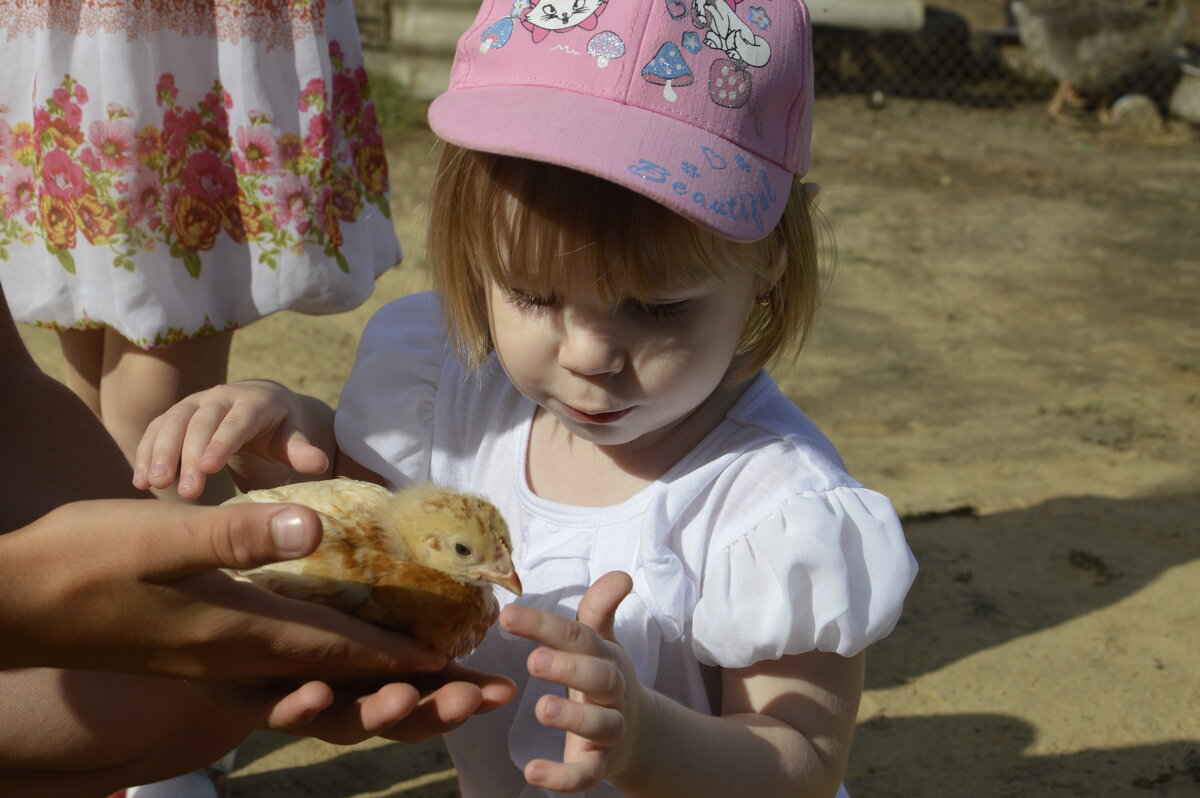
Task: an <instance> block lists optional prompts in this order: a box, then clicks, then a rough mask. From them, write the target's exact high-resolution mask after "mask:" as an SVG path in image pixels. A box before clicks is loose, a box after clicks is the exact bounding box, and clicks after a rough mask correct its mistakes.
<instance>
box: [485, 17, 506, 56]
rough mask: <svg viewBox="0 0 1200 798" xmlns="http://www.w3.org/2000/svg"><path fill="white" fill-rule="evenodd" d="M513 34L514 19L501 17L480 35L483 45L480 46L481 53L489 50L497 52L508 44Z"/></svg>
mask: <svg viewBox="0 0 1200 798" xmlns="http://www.w3.org/2000/svg"><path fill="white" fill-rule="evenodd" d="M512 32H513V18H512V17H501V18H500V19H498V20H496V21H495V22H493V23H492V24H491V25H489V26H488V29H487V30H485V31H484V32H483V33H482V34H480V36H479V39H480V41H481V42H483V43H482V44H480V45H479V52H481V53H486V52H487V51H488V50H495V49H497V48H500V47H503V46H504V45H506V44H508V40H509V38H510V37H511V36H512Z"/></svg>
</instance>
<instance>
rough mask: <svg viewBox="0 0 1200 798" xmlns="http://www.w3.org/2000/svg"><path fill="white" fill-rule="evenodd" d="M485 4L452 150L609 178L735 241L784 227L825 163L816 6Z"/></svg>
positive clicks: (443, 100) (443, 119)
mask: <svg viewBox="0 0 1200 798" xmlns="http://www.w3.org/2000/svg"><path fill="white" fill-rule="evenodd" d="M481 2H482V5H481V7H480V9H479V12H478V13H477V15H476V18H475V22H474V24H473V25H472V27H471V28H469V29H468V30H467V31H466V32H465V33H464V35H463V37H462V38H461V39H460V41H459V45H458V47H457V49H456V54H455V64H454V67H453V69H452V71H451V78H450V86H449V89H448V91H447V92H446V93H444V94H443V95H441V96H439V97H438V98H437V99H436V100H434V102H433V103H432V104H431V106H430V111H429V121H430V125H431V127H432V128H433V130H434V132H435V133H437V134H438V135H439V136H440V137H441V138H443V139H445V140H446V141H448V142H450V143H452V144H456V145H458V146H461V147H467V148H470V149H477V150H482V151H485V152H492V153H498V154H502V155H512V156H516V157H526V158H533V159H535V160H542V161H546V162H549V163H556V164H558V165H560V166H565V167H568V168H572V169H576V170H579V171H582V172H587V173H591V174H594V175H597V176H599V177H602V178H605V179H607V180H610V181H612V182H615V183H617V184H619V185H622V186H625V187H626V188H628V189H630V190H632V191H636V192H639V193H641V194H643V195H645V196H647V197H650V198H651V199H653V200H655V201H657V202H659V203H661V204H663V205H665V206H666V207H668V208H670V209H672V210H674V211H676V212H678V213H680V214H681V215H683V216H684V217H685V218H688V219H691V220H692V221H694V222H696V223H697V224H700V225H702V226H704V227H707V228H709V229H711V230H714V231H716V232H718V233H720V234H722V235H725V236H727V237H729V238H731V239H733V240H737V241H755V240H758V239H759V238H761V237H762V236H764V235H766V234H767V232H769V231H770V229H771V228H772V227H774V225H775V224H777V223H778V220H779V216H780V214H781V213H782V209H783V205H784V203H785V201H786V199H787V196H788V194H789V191H790V188H791V181H792V179H793V178H794V176H796V175H803V174H804V173H805V172H806V171H807V169H808V166H809V164H810V161H811V149H810V141H811V135H812V103H813V91H812V80H811V75H812V39H811V25H810V22H809V16H808V9H807V7H805V5H804V3H803V0H481ZM481 107H487V108H489V109H490V110H489V112H488V113H487V114H486V116H481V114H480V108H481Z"/></svg>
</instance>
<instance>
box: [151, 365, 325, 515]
mask: <svg viewBox="0 0 1200 798" xmlns="http://www.w3.org/2000/svg"><path fill="white" fill-rule="evenodd" d="M302 412H303V406H302V398H301V397H299V396H297V395H296V394H294V393H292V392H291V391H290V390H288V389H287V388H285V387H283V386H282V385H279V384H277V383H274V382H268V381H266V380H249V381H246V382H238V383H233V384H231V385H218V386H216V387H215V388H210V389H209V390H207V391H201V392H199V393H194V394H192V395H191V396H189V397H187V398H185V399H183V400H181V401H180V402H178V403H176V404H175V405H174V406H173V407H172V408H171V409H170V410H168V411H167V412H166V413H163V414H162V415H161V416H159V417H158V418H156V419H154V420H153V421H151V422H150V425H149V426H148V427H147V428H146V432H145V434H144V435H143V436H142V440H141V442H140V443H139V444H138V448H137V454H136V455H135V457H134V462H133V484H134V486H135V487H137V488H139V489H141V490H147V489H149V488H166V487H168V486H169V485H170V484H171V483H172V482H173V481H174V479H175V475H176V468H177V467H178V474H179V487H178V492H179V495H180V496H181V497H182V498H185V499H195V498H198V497H199V496H200V493H201V492H202V491H203V490H204V482H205V479H206V478H207V477H208V475H209V474H215V473H217V472H218V471H220V470H221V469H222V468H224V467H225V466H226V464H229V463H230V460H231V458H234V457H235V456H236V455H239V454H251V455H255V456H257V457H258V458H260V459H261V460H264V461H266V462H268V463H279V464H283V465H285V466H287V467H288V468H290V469H292V470H293V471H295V472H298V473H300V474H306V475H320V474H322V473H324V472H326V471H328V470H329V465H330V463H329V455H328V454H326V452H325V451H323V450H322V449H320V448H319V447H317V446H314V445H313V444H312V443H311V442H310V441H309V439H308V437H306V436H305V434H304V432H303V431H302V428H301V424H300V422H299V418H300V417H301V416H302ZM231 470H233V471H235V472H237V471H238V469H237V467H236V464H232V465H231ZM239 476H244V475H242V474H240V473H235V474H234V480H235V482H237V483H238V487H240V488H242V489H246V488H245V486H244V485H245V479H244V478H243V479H239Z"/></svg>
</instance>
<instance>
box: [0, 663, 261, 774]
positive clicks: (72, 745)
mask: <svg viewBox="0 0 1200 798" xmlns="http://www.w3.org/2000/svg"><path fill="white" fill-rule="evenodd" d="M0 721H4V722H0V795H6V796H7V795H14V796H15V795H23V796H34V795H53V796H71V795H81V796H96V795H107V794H108V793H109V792H112V791H113V790H116V789H119V788H120V787H125V786H128V785H130V784H145V783H147V782H150V781H156V780H158V779H162V778H167V777H169V776H173V775H176V774H179V773H186V772H187V771H189V770H195V769H197V768H201V767H204V766H205V765H208V764H209V763H211V762H213V761H215V760H216V759H219V758H220V757H221V756H223V755H224V754H225V753H227V752H228V751H229V750H231V749H232V748H234V747H235V746H237V745H238V743H239V742H240V741H241V740H242V739H244V737H245V736H246V735H247V734H248V733H249V732H250V728H249V726H248V725H245V724H243V723H241V722H240V721H237V720H235V719H233V718H232V717H231V716H227V715H225V714H224V713H222V712H218V711H216V710H215V709H214V708H213V707H212V705H211V704H209V703H208V702H207V701H206V700H205V699H203V698H202V697H200V696H199V695H198V694H196V693H195V692H193V691H192V690H191V689H189V688H188V687H187V686H186V685H184V684H183V683H182V682H177V681H174V680H171V679H155V678H150V677H138V676H127V675H123V674H116V673H102V672H96V671H57V670H49V669H42V668H35V669H28V670H9V671H0ZM32 730H36V731H37V733H36V734H34V733H31V732H32Z"/></svg>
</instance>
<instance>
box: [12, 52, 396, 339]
mask: <svg viewBox="0 0 1200 798" xmlns="http://www.w3.org/2000/svg"><path fill="white" fill-rule="evenodd" d="M329 52H330V58H331V61H332V64H333V67H334V74H333V77H332V80H331V81H330V82H329V83H328V84H327V83H326V81H324V80H321V79H313V80H311V81H309V82H308V83H307V84H306V85H305V86H303V87H302V88H301V90H300V91H299V94H298V96H297V97H296V105H297V108H298V109H299V111H300V116H299V123H300V127H299V128H298V129H285V130H280V129H279V127H278V126H277V125H276V124H275V122H274V120H273V119H272V118H271V117H270V116H269V115H268V114H265V113H263V112H261V111H254V110H250V111H249V113H246V114H238V116H239V118H242V119H245V120H247V123H243V124H237V125H234V126H232V128H233V129H231V124H230V117H231V115H233V113H234V112H235V111H237V110H238V109H236V108H234V107H233V101H232V98H231V96H230V94H229V92H227V91H226V90H225V89H224V87H223V86H221V84H220V83H219V82H216V83H214V84H213V86H212V87H211V89H210V90H208V91H206V92H205V93H204V94H203V95H202V96H197V97H192V98H187V97H181V96H180V92H179V89H178V88H177V86H176V81H175V76H174V75H173V74H171V73H169V72H167V73H164V74H162V75H160V76H159V77H158V80H157V82H156V84H155V88H156V92H155V98H156V102H157V104H158V106H159V107H160V108H161V109H162V117H161V119H159V120H156V121H157V122H158V124H153V123H149V122H147V123H143V124H140V125H137V126H135V124H134V123H133V121H131V116H132V114H131V112H130V110H129V109H128V108H127V107H126V106H125V105H124V104H122V103H121V102H120V101H119V100H120V98H111V97H106V104H105V107H104V108H103V110H101V109H99V108H97V109H96V110H95V111H94V112H93V111H92V108H91V104H90V101H89V93H88V91H87V87H86V86H85V85H84V84H83V83H82V82H81V81H79V80H78V79H76V78H75V77H73V76H71V75H64V76H63V77H62V80H61V82H60V83H59V84H58V86H56V87H55V88H53V89H52V90H51V91H50V93H49V96H46V97H44V99H43V100H42V101H41V102H40V103H38V104H36V105H35V107H34V110H33V114H32V118H31V119H11V118H7V116H6V113H7V109H5V108H3V107H2V106H0V259H7V258H8V257H9V256H10V250H11V249H12V248H13V247H19V246H37V247H43V248H46V249H48V250H49V251H50V252H51V253H52V254H54V255H55V256H56V257H57V258H58V260H59V262H60V263H61V264H62V266H63V268H65V269H66V270H67V271H68V272H71V273H72V274H73V273H74V257H73V254H72V251H73V250H75V249H76V248H78V247H102V248H106V249H107V250H108V251H109V252H110V253H111V261H112V265H113V266H114V267H115V268H120V269H126V270H128V271H131V272H132V271H135V270H136V268H137V267H136V264H135V260H134V256H135V255H136V254H137V253H138V252H140V251H155V250H157V249H159V248H161V249H162V250H163V251H164V252H168V253H170V256H171V257H172V258H173V259H174V260H175V261H176V262H177V263H179V265H180V266H181V267H182V268H184V269H186V271H187V273H188V274H190V275H191V276H192V277H196V278H198V277H199V275H200V271H201V268H202V263H201V259H200V256H199V253H201V252H204V251H206V250H209V249H211V248H212V247H213V246H214V245H215V243H216V241H217V240H218V238H219V237H221V236H229V237H230V238H232V239H233V240H234V241H236V242H238V243H241V242H254V244H255V251H256V254H257V262H258V263H259V264H262V265H264V266H266V267H268V268H271V269H275V268H278V265H279V259H280V256H281V255H282V254H283V253H287V252H299V251H302V250H303V249H304V248H305V247H306V246H317V247H319V248H321V249H322V250H323V251H324V253H325V254H326V255H327V256H329V257H333V258H335V259H336V261H337V263H338V265H339V266H340V267H341V268H342V269H343V270H344V271H349V264H348V262H347V260H346V258H345V257H344V256H343V255H342V253H341V246H342V243H343V237H342V231H341V229H340V225H341V224H342V223H343V222H349V221H354V219H355V218H357V217H356V215H352V214H354V212H356V211H358V210H360V209H362V208H363V206H364V205H365V204H370V205H374V206H376V207H377V208H378V209H379V211H380V212H381V213H382V214H383V215H384V216H385V217H386V216H390V213H391V211H390V208H389V207H388V200H387V195H386V179H385V180H384V181H383V183H382V185H381V182H380V179H379V175H380V174H383V175H384V176H386V170H387V164H386V160H385V158H384V153H383V148H382V146H381V142H380V136H379V134H378V130H377V124H378V119H377V116H376V113H375V108H374V105H373V104H372V102H371V99H370V96H369V94H368V90H367V86H366V80H365V72H364V71H363V70H362V69H361V67H359V68H347V67H345V66H344V63H343V61H342V57H341V55H342V53H341V48H340V47H339V46H338V45H337V43H336V42H332V43H331V44H330V48H329ZM330 89H332V92H330ZM347 92H349V93H350V94H351V95H352V96H347ZM113 99H116V100H118V101H115V102H114V101H113ZM189 102H190V103H192V104H191V105H186V104H185V103H189ZM97 105H99V104H97ZM89 112H92V113H94V117H93V118H92V119H90V121H86V122H85V118H87V117H88V116H89V115H91V114H90V113H89ZM363 128H367V129H368V131H369V135H365V136H364V135H362V133H363ZM335 131H336V132H337V133H338V134H340V135H339V136H338V137H337V138H338V140H339V141H340V143H338V144H337V147H336V148H335V146H334V143H335V137H334V133H335ZM89 323H90V322H89V320H88V319H80V320H78V323H77V324H75V325H71V326H72V327H73V328H87V327H88V325H89ZM195 334H197V331H183V330H171V331H168V333H167V334H166V335H165V337H164V336H159V340H156V341H154V342H153V343H152V344H151V343H150V342H147V344H146V345H154V346H159V345H163V344H166V343H170V342H172V341H173V340H178V339H180V338H185V337H189V336H192V335H195Z"/></svg>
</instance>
